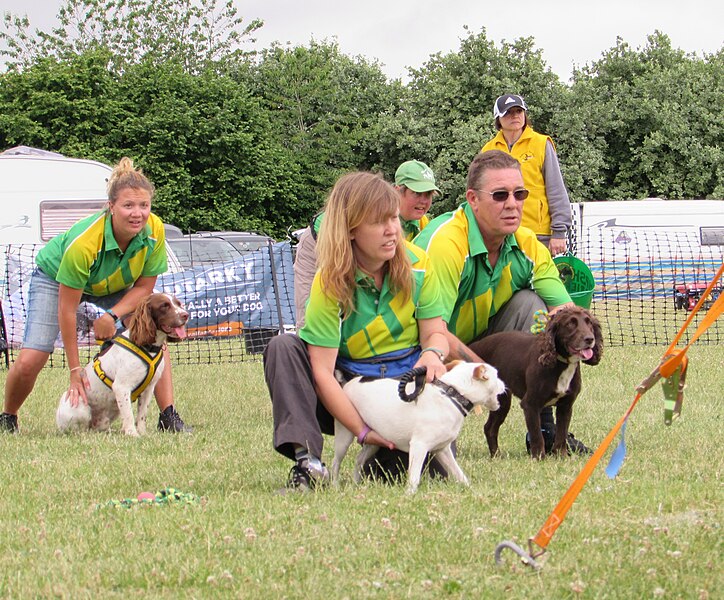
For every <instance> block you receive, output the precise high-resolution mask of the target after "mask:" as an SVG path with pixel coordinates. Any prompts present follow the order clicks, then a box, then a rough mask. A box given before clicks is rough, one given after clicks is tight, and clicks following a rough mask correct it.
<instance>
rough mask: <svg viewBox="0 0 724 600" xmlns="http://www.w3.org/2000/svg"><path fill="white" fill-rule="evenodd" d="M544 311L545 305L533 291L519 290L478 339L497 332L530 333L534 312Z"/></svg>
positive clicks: (496, 314) (491, 320)
mask: <svg viewBox="0 0 724 600" xmlns="http://www.w3.org/2000/svg"><path fill="white" fill-rule="evenodd" d="M546 309H547V307H546V303H545V302H543V300H542V299H541V297H540V296H539V295H538V294H536V293H535V292H534V291H533V290H519V291H517V292H516V293H515V294H513V297H512V298H511V299H510V300H508V302H506V303H505V305H504V306H503V308H501V309H500V310H499V311H498V312H497V313H495V316H493V318H491V319H490V321H489V322H488V328H487V329H486V330H485V332H484V333H483V334H482V335H481V336H480V338H484V337H485V336H486V335H490V334H491V333H498V332H499V331H530V328H531V326H532V325H533V321H534V319H533V315H534V314H535V311H537V310H546ZM480 338H478V339H480Z"/></svg>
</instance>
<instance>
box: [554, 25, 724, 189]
mask: <svg viewBox="0 0 724 600" xmlns="http://www.w3.org/2000/svg"><path fill="white" fill-rule="evenodd" d="M723 60H724V57H723V55H722V51H719V52H718V53H716V54H714V55H711V56H707V57H704V58H699V57H697V56H695V55H691V54H686V53H684V52H683V51H682V50H679V49H675V48H673V47H672V46H671V40H670V39H669V38H668V36H666V35H664V34H662V33H660V32H655V33H654V34H652V35H650V36H649V37H648V41H647V44H646V45H645V46H644V47H643V48H642V49H637V50H633V49H632V48H631V47H630V46H629V45H628V44H627V43H626V42H624V41H623V40H622V39H620V38H619V39H618V41H617V43H616V46H615V47H614V48H612V49H610V50H609V51H608V52H606V53H604V55H603V58H602V59H600V60H599V61H596V62H594V63H593V64H592V65H590V66H587V67H584V68H583V69H580V70H577V71H576V72H575V73H574V76H573V86H572V88H571V95H570V98H569V105H568V107H567V109H566V110H564V111H561V112H560V113H558V114H557V115H556V116H555V117H554V128H555V129H557V130H558V131H559V139H560V147H561V148H562V155H563V158H564V162H565V164H566V165H567V172H566V175H567V178H566V181H567V183H568V185H569V186H570V187H571V188H572V191H573V196H574V197H575V198H578V199H597V200H602V199H609V198H610V199H628V198H646V197H654V196H658V197H664V198H700V197H721V196H722V195H724V179H723V175H724V168H723V167H722V158H723V152H724V124H723V123H722V120H721V106H722V104H723V103H724V87H723V85H722V73H723V72H724V69H722V67H723V66H724V65H723V64H722V63H723Z"/></svg>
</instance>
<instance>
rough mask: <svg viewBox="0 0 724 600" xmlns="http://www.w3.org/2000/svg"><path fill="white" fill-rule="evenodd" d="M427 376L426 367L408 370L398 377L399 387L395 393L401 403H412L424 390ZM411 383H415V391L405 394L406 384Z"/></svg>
mask: <svg viewBox="0 0 724 600" xmlns="http://www.w3.org/2000/svg"><path fill="white" fill-rule="evenodd" d="M426 375H427V367H415V368H414V369H410V370H409V371H408V372H407V373H405V374H404V375H403V376H402V377H400V385H398V386H397V393H398V394H399V395H400V400H402V401H403V402H412V401H413V400H415V399H417V397H418V396H419V395H420V394H421V393H422V390H424V389H425V376H426ZM411 381H414V382H415V389H414V390H412V393H411V394H408V393H407V384H408V383H410V382H411Z"/></svg>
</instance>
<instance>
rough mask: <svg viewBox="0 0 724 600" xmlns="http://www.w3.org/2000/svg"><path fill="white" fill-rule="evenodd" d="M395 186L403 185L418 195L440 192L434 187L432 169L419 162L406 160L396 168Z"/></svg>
mask: <svg viewBox="0 0 724 600" xmlns="http://www.w3.org/2000/svg"><path fill="white" fill-rule="evenodd" d="M395 185H404V186H405V187H408V188H410V189H411V190H412V191H413V192H417V193H418V194H423V193H424V192H432V191H435V192H439V191H440V189H439V188H438V187H437V186H436V185H435V174H434V173H433V172H432V169H431V168H430V167H428V166H427V165H426V164H425V163H424V162H420V161H419V160H408V161H406V162H403V163H402V164H401V165H400V166H399V167H398V168H397V171H395Z"/></svg>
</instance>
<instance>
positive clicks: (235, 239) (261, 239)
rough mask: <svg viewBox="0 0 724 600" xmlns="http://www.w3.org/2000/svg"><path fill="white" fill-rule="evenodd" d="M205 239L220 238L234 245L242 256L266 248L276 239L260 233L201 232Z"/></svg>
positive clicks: (199, 233)
mask: <svg viewBox="0 0 724 600" xmlns="http://www.w3.org/2000/svg"><path fill="white" fill-rule="evenodd" d="M198 235H200V236H203V237H211V236H213V237H218V238H222V239H224V240H226V241H227V242H229V243H230V244H232V245H233V246H234V247H235V248H236V249H237V250H238V251H239V252H241V254H248V253H249V252H254V251H255V250H259V249H260V248H266V247H267V246H268V245H269V242H270V241H271V243H274V239H273V238H271V237H269V236H268V235H265V234H263V233H260V232H258V231H199V232H198Z"/></svg>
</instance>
